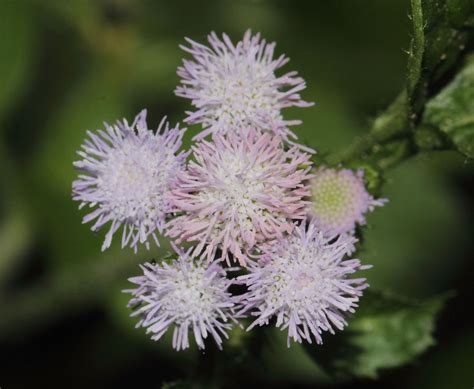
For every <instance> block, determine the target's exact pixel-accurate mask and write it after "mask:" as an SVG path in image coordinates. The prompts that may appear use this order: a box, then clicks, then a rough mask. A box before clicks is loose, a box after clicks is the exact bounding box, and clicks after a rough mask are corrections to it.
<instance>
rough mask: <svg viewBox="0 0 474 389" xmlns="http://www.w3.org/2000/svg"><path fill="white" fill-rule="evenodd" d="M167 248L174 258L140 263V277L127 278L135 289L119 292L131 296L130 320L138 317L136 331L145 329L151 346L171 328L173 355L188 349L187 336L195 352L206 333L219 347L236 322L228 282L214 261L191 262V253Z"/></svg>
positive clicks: (223, 271) (200, 346) (229, 283)
mask: <svg viewBox="0 0 474 389" xmlns="http://www.w3.org/2000/svg"><path fill="white" fill-rule="evenodd" d="M173 247H174V249H175V251H176V252H177V254H178V256H177V259H174V260H173V261H172V262H169V263H167V261H166V260H163V261H162V262H161V263H160V264H152V263H145V264H144V265H142V266H140V267H141V269H142V270H143V275H142V276H138V277H133V278H130V279H129V281H130V282H132V283H134V284H136V285H138V287H137V288H136V289H131V290H125V291H124V292H126V293H131V294H132V296H133V297H132V299H131V300H130V302H129V304H128V306H129V307H132V308H134V309H135V310H134V311H133V313H132V315H131V316H138V317H139V318H140V320H139V322H138V323H137V325H136V327H137V328H139V327H143V328H146V329H147V330H146V331H147V333H150V334H152V336H151V338H152V339H153V340H155V341H157V340H159V339H161V337H162V336H163V335H164V334H165V333H166V332H167V331H168V329H171V328H172V329H173V348H175V349H176V350H178V351H179V350H184V349H186V348H188V347H189V333H190V332H191V333H192V334H193V336H194V339H195V341H196V344H197V346H198V347H199V348H200V349H203V348H204V340H205V339H206V338H207V337H208V335H209V334H210V335H211V336H212V338H213V339H214V341H215V342H216V344H217V346H218V347H219V348H222V338H228V335H227V331H229V330H230V329H231V328H232V325H233V323H237V321H236V319H235V302H234V298H233V297H232V295H231V294H230V292H229V291H228V288H229V286H230V285H231V284H232V280H230V279H228V278H227V277H226V271H225V270H224V269H223V268H222V267H221V266H220V265H219V264H218V263H217V262H212V263H210V264H208V263H207V261H205V260H202V259H199V260H193V259H192V258H191V257H190V255H189V252H190V250H191V249H189V250H188V251H187V252H185V251H183V250H182V249H178V248H177V247H176V246H173Z"/></svg>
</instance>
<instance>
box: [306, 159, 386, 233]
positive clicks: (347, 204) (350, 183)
mask: <svg viewBox="0 0 474 389" xmlns="http://www.w3.org/2000/svg"><path fill="white" fill-rule="evenodd" d="M387 201H388V200H387V199H374V198H373V197H372V196H371V195H370V194H369V193H368V192H367V189H366V188H365V184H364V171H363V170H362V169H359V170H357V171H356V172H354V171H352V170H350V169H329V168H325V167H322V168H319V169H318V170H317V171H316V172H315V175H314V178H313V179H312V180H311V206H310V208H309V214H310V216H311V218H312V220H313V222H314V224H315V225H316V226H317V228H318V229H319V230H321V231H323V232H324V233H326V234H328V235H333V234H341V233H344V232H351V231H354V229H355V227H356V224H360V225H364V224H365V214H366V213H367V212H369V211H372V210H373V209H374V208H375V207H380V206H382V205H384V204H385V203H386V202H387Z"/></svg>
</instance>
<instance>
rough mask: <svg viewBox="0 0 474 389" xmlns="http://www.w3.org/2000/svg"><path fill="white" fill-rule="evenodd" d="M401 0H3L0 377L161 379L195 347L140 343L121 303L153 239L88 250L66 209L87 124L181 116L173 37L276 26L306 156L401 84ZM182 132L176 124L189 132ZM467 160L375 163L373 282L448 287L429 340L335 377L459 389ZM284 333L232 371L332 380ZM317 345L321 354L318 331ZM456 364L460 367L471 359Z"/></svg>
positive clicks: (472, 207) (469, 202)
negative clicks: (293, 85) (372, 366)
mask: <svg viewBox="0 0 474 389" xmlns="http://www.w3.org/2000/svg"><path fill="white" fill-rule="evenodd" d="M408 13H409V2H408V1H402V0H400V1H396V0H384V1H380V0H354V1H350V0H346V1H342V0H341V1H316V0H314V1H290V0H253V1H247V0H245V1H244V0H216V1H180V0H175V1H152V0H144V1H133V0H95V1H93V0H70V1H63V0H42V1H40V0H37V1H34V0H29V1H25V0H0V131H1V138H0V172H1V175H2V177H1V178H2V180H1V183H2V185H1V187H0V304H1V308H0V355H1V357H2V360H3V362H2V363H1V364H0V387H1V388H6V389H10V388H32V387H35V388H43V387H44V388H46V387H47V388H56V387H58V388H62V387H68V388H84V387H88V388H105V387H112V386H113V387H127V388H129V387H138V385H140V384H147V385H151V387H153V388H155V387H156V388H159V387H161V385H162V382H165V381H174V380H176V379H178V378H180V377H184V376H186V375H187V374H189V372H190V371H191V370H193V369H196V363H198V365H197V366H198V368H199V360H200V359H202V358H203V356H202V355H201V353H198V352H197V351H196V350H190V351H187V352H183V353H175V352H174V351H172V350H171V347H170V344H169V342H168V340H165V341H164V342H160V343H154V342H152V341H150V340H149V339H148V338H147V337H146V336H145V335H144V334H143V331H137V330H135V329H134V328H133V326H134V322H135V321H134V320H133V319H130V318H129V317H128V314H129V311H128V310H127V309H126V308H125V305H126V302H127V297H126V296H124V295H122V293H121V290H122V289H124V288H127V287H128V284H127V281H126V279H127V277H129V276H132V275H135V274H137V273H138V272H139V269H138V263H140V262H142V261H144V260H147V259H150V258H153V257H157V256H159V251H158V250H155V251H151V252H146V251H143V250H142V251H140V252H139V254H138V255H134V254H133V252H132V251H131V250H120V249H119V247H118V246H117V245H115V246H113V247H112V249H111V250H109V251H107V252H106V253H101V252H100V246H101V240H102V238H103V234H99V236H94V234H93V233H91V231H90V230H89V226H87V225H82V224H81V218H82V216H83V213H81V212H79V211H78V210H77V204H76V203H73V202H72V200H71V182H72V180H73V179H74V177H75V175H76V173H75V172H74V170H73V168H72V162H73V160H75V159H76V155H75V152H76V150H77V149H78V147H79V146H80V144H81V143H82V141H83V139H84V136H85V130H87V129H96V128H100V127H101V126H102V122H103V121H107V122H109V123H110V122H113V121H115V120H116V119H119V118H123V117H126V118H128V119H132V118H133V117H134V115H135V114H136V113H138V111H139V110H140V109H142V108H147V109H148V117H149V124H151V125H152V126H154V125H157V124H158V122H159V120H160V119H161V117H162V116H163V115H168V117H169V118H170V120H171V122H172V123H174V122H176V121H181V120H183V118H184V111H185V110H187V109H189V108H190V106H189V105H188V102H187V101H184V100H183V99H180V98H178V97H176V96H175V95H174V93H173V90H174V88H175V86H176V85H177V84H178V77H177V76H176V68H177V66H178V65H179V64H180V63H181V58H182V57H183V56H184V53H183V52H182V51H181V50H180V49H179V47H178V45H179V44H181V43H183V42H184V37H185V36H188V37H191V38H192V39H194V40H197V41H200V42H204V41H205V39H206V35H207V33H209V32H210V31H211V30H215V31H216V32H218V33H220V32H224V31H225V32H227V33H229V34H230V36H231V37H232V38H233V39H234V40H237V39H239V38H240V37H241V36H242V34H243V33H244V31H245V30H246V29H247V28H252V30H253V31H255V32H257V31H260V32H261V33H262V34H263V36H264V37H266V38H267V40H270V41H277V43H278V45H277V53H286V54H287V55H288V56H289V57H290V58H291V62H290V64H289V65H287V66H286V69H288V70H289V69H296V70H298V72H299V73H300V74H301V75H302V77H304V78H305V79H306V80H307V84H308V88H307V90H306V91H304V92H303V96H304V98H305V99H306V100H309V101H315V102H316V105H315V106H314V107H312V108H308V109H304V110H303V109H291V110H288V111H287V113H286V115H287V117H289V118H301V119H303V121H304V123H303V124H302V125H301V126H299V127H297V128H295V131H296V132H297V133H298V134H299V136H300V139H302V140H303V141H305V142H307V143H308V144H309V145H310V146H312V147H313V148H316V149H317V150H318V152H319V153H320V154H321V155H326V154H330V153H332V152H334V151H337V150H340V149H341V148H342V147H344V146H346V145H348V144H350V142H351V141H352V140H353V139H354V138H355V137H357V136H359V135H360V134H362V133H363V132H364V131H367V128H368V127H369V123H370V120H371V119H372V118H373V117H374V116H375V115H377V113H379V112H380V111H381V110H383V109H384V108H385V107H386V106H387V104H388V103H390V102H391V101H392V100H393V98H394V97H395V96H396V95H397V93H398V91H399V90H400V89H401V88H402V85H403V83H404V79H405V69H406V60H407V58H406V57H407V56H406V53H405V52H404V50H405V49H407V48H408V46H409V40H410V24H409V21H408ZM196 131H197V129H196V128H191V129H190V131H189V132H188V135H187V141H186V144H187V145H189V140H190V138H191V137H192V135H193V134H195V132H196ZM473 173H474V166H473V162H472V161H466V160H465V158H464V157H462V156H461V155H459V154H456V153H455V152H442V153H440V152H438V153H430V154H423V155H419V156H417V157H415V158H412V159H410V160H408V161H406V162H404V163H402V164H401V165H399V166H397V167H396V168H395V169H393V170H391V171H390V172H388V173H387V176H386V177H385V178H386V185H385V186H384V189H383V196H384V197H388V198H389V199H390V203H389V204H388V205H387V206H386V207H384V208H383V209H378V210H377V211H376V212H375V213H374V214H372V215H370V217H369V225H368V228H367V231H366V234H365V246H364V250H363V251H362V252H361V253H360V254H359V255H360V257H361V259H362V260H364V261H365V262H366V263H373V264H374V265H375V267H374V268H373V269H372V270H371V271H370V272H369V273H368V274H367V276H368V278H369V282H370V284H371V285H373V286H375V287H378V288H381V289H386V290H391V291H394V292H399V293H403V294H406V295H409V296H413V297H420V298H421V297H427V296H431V295H433V294H436V293H439V292H443V291H446V290H455V291H456V293H457V294H456V297H454V298H453V299H452V300H450V301H449V303H448V305H447V307H446V308H445V309H444V311H443V313H442V315H441V318H440V322H439V326H438V329H437V332H436V337H437V339H438V344H437V345H436V346H435V347H433V348H431V349H430V350H429V351H428V352H427V353H425V354H424V355H423V356H422V357H421V358H418V359H417V360H416V362H415V363H412V364H411V365H409V366H406V367H403V368H399V369H396V370H392V371H389V372H385V373H384V374H382V376H381V378H380V379H379V380H376V381H364V382H353V383H346V384H344V385H342V386H343V387H353V386H354V387H364V388H372V387H373V388H378V387H393V388H395V387H397V388H399V387H406V388H420V387H430V388H431V389H437V388H448V387H450V388H463V387H465V388H468V387H472V385H473V384H474V377H473V374H472V366H473V365H474V327H473V319H472V317H471V316H470V315H469V310H470V309H472V301H473V300H472V298H473V297H474V295H473V289H474V287H473V282H472V274H473V271H474V263H473V260H474V255H473V253H474V241H473V239H472V237H473V232H474V220H473V219H474V218H473V215H474V201H473V199H474V179H473V177H474V174H473ZM285 343H286V342H285V341H284V339H283V338H282V337H277V338H276V340H274V341H273V342H270V344H268V345H266V351H265V352H264V358H263V360H262V361H260V362H259V363H258V364H257V365H255V366H253V367H252V368H249V370H248V376H246V377H237V376H236V377H235V380H236V382H240V381H242V386H248V387H251V386H250V385H251V383H253V384H256V383H260V384H264V385H270V386H275V387H289V386H292V387H311V388H313V387H324V386H326V385H330V384H331V382H330V381H329V380H328V378H327V377H325V376H324V374H323V373H322V372H321V371H320V369H319V368H318V367H316V366H315V365H314V364H313V363H312V362H311V360H310V359H309V358H308V357H307V356H306V355H305V354H304V352H303V351H302V349H300V348H299V346H292V348H291V349H289V350H287V349H286V344H285ZM320 347H321V352H324V346H320ZM470 368H471V369H470Z"/></svg>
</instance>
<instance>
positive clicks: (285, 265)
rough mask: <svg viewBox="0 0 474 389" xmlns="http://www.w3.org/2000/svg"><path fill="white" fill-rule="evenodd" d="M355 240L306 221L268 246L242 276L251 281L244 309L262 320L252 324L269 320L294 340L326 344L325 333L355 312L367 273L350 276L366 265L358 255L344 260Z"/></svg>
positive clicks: (248, 281)
mask: <svg viewBox="0 0 474 389" xmlns="http://www.w3.org/2000/svg"><path fill="white" fill-rule="evenodd" d="M355 242H356V239H355V238H354V237H353V236H351V235H348V234H343V235H340V236H338V237H331V238H328V237H326V236H324V235H323V234H322V233H321V232H319V231H318V230H317V227H316V226H315V225H314V224H311V223H310V224H309V225H308V226H306V223H302V224H301V225H300V226H299V227H297V228H295V230H294V232H293V234H292V235H291V236H289V237H287V238H286V239H282V240H280V241H279V242H278V244H276V245H274V246H272V247H271V249H270V250H268V251H266V252H265V254H264V257H263V258H262V259H263V261H260V263H258V264H252V265H251V267H250V268H249V270H250V273H249V274H247V275H243V276H240V277H239V278H238V281H239V282H241V283H242V284H245V285H247V287H248V292H246V293H245V294H244V295H243V296H242V297H241V299H242V301H241V304H242V309H241V311H240V312H239V314H244V313H249V312H250V314H251V315H253V316H256V317H257V319H256V320H255V321H254V322H253V323H252V324H251V326H250V327H249V328H248V330H250V329H251V328H253V327H255V326H257V325H259V326H262V325H266V324H268V323H269V321H270V319H272V318H275V319H276V326H277V327H278V328H281V330H288V346H289V345H290V340H294V341H296V342H298V343H301V342H302V341H303V340H306V341H307V342H309V343H311V342H312V338H314V339H315V340H316V342H317V343H318V344H320V343H322V336H321V335H322V333H323V332H324V331H329V332H330V333H334V332H335V331H334V328H336V329H339V330H342V329H343V328H344V326H346V325H347V322H346V320H345V318H344V317H345V315H346V314H347V313H352V312H354V310H355V308H356V307H357V302H358V301H359V297H360V296H361V295H362V291H363V290H364V289H365V288H366V287H367V286H368V285H367V284H366V282H365V278H349V276H350V275H351V274H353V273H354V272H356V271H357V270H361V269H366V268H369V267H370V266H361V263H360V261H359V260H358V259H344V257H345V256H346V255H348V254H350V253H352V252H353V250H354V244H355Z"/></svg>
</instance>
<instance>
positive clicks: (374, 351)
mask: <svg viewBox="0 0 474 389" xmlns="http://www.w3.org/2000/svg"><path fill="white" fill-rule="evenodd" d="M447 297H448V296H447V295H443V296H439V297H435V298H432V299H429V300H425V301H415V300H410V299H406V298H402V297H399V296H394V295H391V294H387V293H381V292H377V291H373V290H369V291H368V292H366V293H365V295H364V297H363V298H362V301H361V306H360V308H359V309H358V311H357V314H356V316H355V317H354V318H352V319H351V318H350V319H349V326H348V327H347V329H346V330H345V331H344V332H341V333H339V334H337V335H335V336H326V338H325V340H324V344H323V345H322V346H315V345H306V351H307V352H308V353H309V354H310V355H311V356H312V357H313V359H315V361H316V362H317V363H318V364H319V365H320V366H321V367H323V369H325V370H326V372H327V373H328V374H330V375H331V376H333V377H334V378H336V379H337V378H339V379H341V380H345V379H349V378H352V377H358V378H376V377H377V375H378V373H379V371H380V370H381V369H387V368H394V367H397V366H401V365H403V364H405V363H408V362H410V361H412V360H413V359H414V358H416V357H417V356H419V355H420V354H421V353H422V352H423V351H425V350H426V349H427V348H428V347H429V346H431V345H433V344H434V339H433V336H432V334H433V330H434V326H435V318H436V315H437V314H438V312H439V311H440V309H441V308H442V306H443V304H444V302H445V300H446V299H447Z"/></svg>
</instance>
